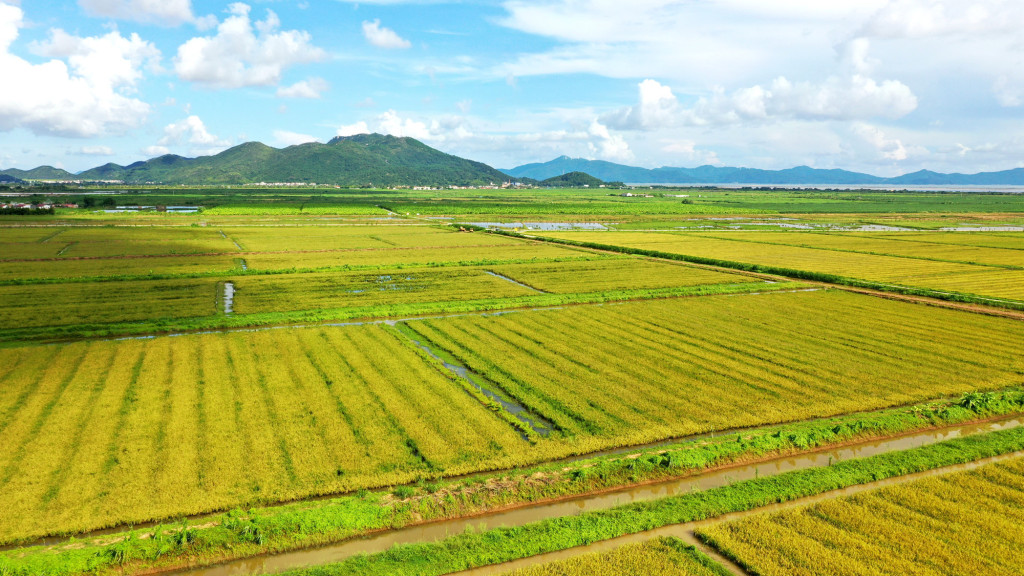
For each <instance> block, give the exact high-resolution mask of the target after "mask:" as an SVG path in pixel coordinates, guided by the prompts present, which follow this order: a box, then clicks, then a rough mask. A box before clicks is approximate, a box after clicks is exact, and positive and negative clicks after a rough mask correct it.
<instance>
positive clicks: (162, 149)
mask: <svg viewBox="0 0 1024 576" xmlns="http://www.w3.org/2000/svg"><path fill="white" fill-rule="evenodd" d="M142 153H143V154H145V155H146V156H149V157H150V158H156V157H157V156H164V155H166V154H170V153H171V149H170V148H168V147H166V146H146V147H145V148H143V149H142Z"/></svg>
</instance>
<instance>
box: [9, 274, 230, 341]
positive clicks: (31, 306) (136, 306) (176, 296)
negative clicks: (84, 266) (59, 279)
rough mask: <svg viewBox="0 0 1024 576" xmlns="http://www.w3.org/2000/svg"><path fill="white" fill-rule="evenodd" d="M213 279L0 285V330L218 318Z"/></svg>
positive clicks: (215, 287) (216, 292) (215, 288)
mask: <svg viewBox="0 0 1024 576" xmlns="http://www.w3.org/2000/svg"><path fill="white" fill-rule="evenodd" d="M217 298H218V282H217V280H216V279H210V278H192V279H181V280H178V279H175V280H160V281H155V280H145V281H138V282H81V283H71V284H41V285H34V284H28V285H20V286H19V285H16V286H0V330H5V329H11V328H29V327H43V326H68V325H77V324H105V323H110V322H131V321H136V320H154V319H160V318H189V317H195V316H211V315H214V314H216V313H217Z"/></svg>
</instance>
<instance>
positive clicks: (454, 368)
mask: <svg viewBox="0 0 1024 576" xmlns="http://www.w3.org/2000/svg"><path fill="white" fill-rule="evenodd" d="M398 331H399V332H400V333H401V334H402V336H404V337H406V338H408V339H409V341H410V342H412V343H413V344H415V345H416V347H417V348H419V349H420V350H423V351H424V352H426V353H427V355H429V356H430V357H431V358H433V359H434V360H437V361H438V362H440V363H441V365H442V366H444V367H445V369H447V370H448V371H449V372H451V373H453V374H455V375H456V376H458V377H459V378H462V379H463V380H465V381H467V382H469V383H470V384H471V385H472V386H473V387H474V388H476V389H477V390H478V391H479V392H480V393H481V394H483V395H484V396H486V397H487V398H488V399H489V400H493V401H494V402H497V403H498V404H500V405H501V407H502V408H503V409H504V410H505V411H507V412H508V413H509V414H511V415H513V416H515V417H516V419H518V420H519V421H520V422H522V423H523V424H526V425H527V426H529V427H530V429H531V430H533V431H534V432H536V433H537V434H539V435H541V436H543V437H547V436H549V435H550V434H551V430H552V428H553V425H552V424H551V422H548V421H547V420H545V419H544V418H542V417H540V416H538V415H537V414H534V413H533V412H531V411H530V410H529V409H527V408H526V407H525V406H523V405H522V404H519V403H518V402H516V401H515V400H513V399H511V398H509V397H508V396H506V395H504V394H502V393H501V392H499V391H498V390H497V389H496V387H495V386H492V385H490V382H489V381H488V380H487V379H486V378H485V377H483V376H481V375H480V374H477V373H475V372H473V371H472V370H470V369H469V368H467V367H466V366H463V365H461V364H458V363H456V362H455V360H454V359H452V360H446V359H445V358H443V357H441V355H440V353H439V352H438V351H437V350H434V349H433V348H431V347H430V346H428V345H426V344H424V343H423V342H422V341H421V340H418V339H417V338H416V337H415V336H414V335H413V333H412V330H410V329H408V328H404V327H399V330H398ZM522 437H523V439H524V440H527V439H528V438H527V436H526V435H525V434H522Z"/></svg>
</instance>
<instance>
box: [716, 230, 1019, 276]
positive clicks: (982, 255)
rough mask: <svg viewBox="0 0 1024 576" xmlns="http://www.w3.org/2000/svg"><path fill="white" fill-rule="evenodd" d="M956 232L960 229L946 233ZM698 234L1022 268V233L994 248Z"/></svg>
mask: <svg viewBox="0 0 1024 576" xmlns="http://www.w3.org/2000/svg"><path fill="white" fill-rule="evenodd" d="M948 234H950V235H952V234H960V235H962V233H953V232H950V233H948ZM699 236H701V237H708V238H718V239H720V240H739V241H744V242H757V243H763V244H782V245H787V246H804V247H808V248H821V249H828V250H838V251H846V252H870V253H874V254H886V255H891V256H904V257H907V258H916V259H924V260H949V261H953V262H961V263H966V264H985V265H992V266H1015V267H1018V268H1024V235H1021V236H1018V237H1017V244H1018V245H1017V246H1016V247H1011V246H1006V247H1003V248H996V247H990V246H973V245H969V244H964V243H960V244H949V243H938V242H929V241H926V240H917V237H918V235H917V234H910V235H909V236H901V237H888V238H879V237H877V236H876V235H875V234H874V233H870V232H845V233H827V234H823V233H807V232H761V233H759V232H728V233H719V234H705V233H700V234H699Z"/></svg>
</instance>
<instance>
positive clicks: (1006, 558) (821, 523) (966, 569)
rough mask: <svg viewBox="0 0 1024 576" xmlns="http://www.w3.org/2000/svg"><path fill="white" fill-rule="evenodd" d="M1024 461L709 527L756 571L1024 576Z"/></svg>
mask: <svg viewBox="0 0 1024 576" xmlns="http://www.w3.org/2000/svg"><path fill="white" fill-rule="evenodd" d="M1022 518H1024V460H1022V459H1016V460H1011V461H1008V462H1000V463H995V464H990V465H987V466H984V467H982V468H979V469H977V470H972V471H969V472H958V473H954V474H948V475H943V476H940V477H937V478H927V479H923V480H918V481H914V482H912V483H909V484H903V485H899V486H894V487H889V488H883V489H879V490H876V491H871V492H867V493H863V494H858V495H856V496H849V497H842V498H836V499H832V500H826V501H824V502H822V503H819V504H814V505H812V506H808V507H802V508H798V509H794V510H788V511H784V512H777V513H771V514H762V515H757V516H753V517H750V518H746V519H743V520H739V521H735V522H727V523H723V524H717V525H712V526H709V527H706V528H701V529H700V530H699V531H698V534H699V535H700V536H701V537H702V538H703V539H705V540H707V541H709V542H712V543H713V544H714V545H715V546H716V547H717V548H719V549H720V550H722V551H723V552H725V553H727V554H728V555H729V556H730V557H732V558H735V559H737V561H739V563H740V564H742V565H743V566H744V567H745V568H746V569H747V570H748V571H749V572H750V573H753V574H763V575H765V576H769V575H776V574H778V575H783V574H785V575H790V574H792V575H811V574H843V575H846V574H893V575H897V574H920V575H938V574H963V575H967V574H992V575H993V576H995V575H1005V576H1010V575H1013V574H1020V571H1021V566H1024V554H1022V550H1024V534H1022V533H1021V530H1020V525H1021V521H1022Z"/></svg>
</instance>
